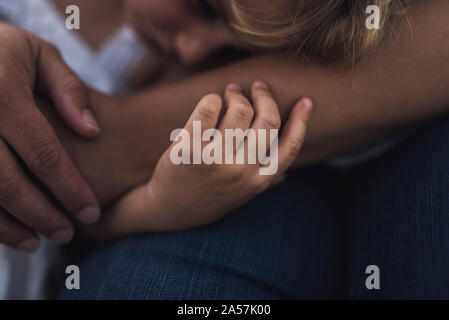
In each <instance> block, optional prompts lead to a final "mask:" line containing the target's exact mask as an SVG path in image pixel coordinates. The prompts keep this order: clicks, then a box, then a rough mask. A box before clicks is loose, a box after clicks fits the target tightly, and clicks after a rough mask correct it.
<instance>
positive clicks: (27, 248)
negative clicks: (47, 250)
mask: <svg viewBox="0 0 449 320" xmlns="http://www.w3.org/2000/svg"><path fill="white" fill-rule="evenodd" d="M39 245H40V241H39V239H37V238H35V237H33V238H28V239H25V240H23V241H21V242H20V243H19V244H17V246H16V248H17V250H19V251H21V252H24V253H33V252H35V251H36V250H37V249H38V248H39Z"/></svg>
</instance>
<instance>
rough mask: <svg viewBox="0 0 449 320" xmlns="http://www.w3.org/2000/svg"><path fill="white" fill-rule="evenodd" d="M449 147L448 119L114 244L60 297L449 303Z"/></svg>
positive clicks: (82, 267) (84, 265)
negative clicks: (208, 215)
mask: <svg viewBox="0 0 449 320" xmlns="http://www.w3.org/2000/svg"><path fill="white" fill-rule="evenodd" d="M448 142H449V121H444V122H441V123H439V124H436V125H434V126H432V127H431V128H430V129H427V130H425V131H424V132H420V133H419V135H417V136H416V137H412V138H411V139H409V140H408V141H407V142H405V143H403V144H402V145H401V146H400V147H398V148H396V149H395V150H394V151H392V152H390V153H388V154H387V155H385V156H383V157H382V158H381V159H377V160H375V161H373V162H371V163H369V164H367V165H364V166H361V167H359V168H356V169H351V170H347V171H343V172H340V171H339V170H334V169H325V168H309V169H305V170H298V171H293V172H291V173H290V174H289V176H288V181H287V182H286V183H284V184H282V185H280V186H277V187H275V188H273V189H271V190H269V191H267V192H266V193H264V194H263V195H261V196H259V197H258V198H256V199H255V200H254V201H252V202H250V203H249V204H247V205H245V206H244V207H242V208H240V209H239V210H237V211H236V212H235V213H234V214H232V215H230V216H228V217H227V218H225V219H224V220H222V221H221V222H219V223H217V224H214V225H211V226H208V227H205V228H201V229H197V230H192V231H188V232H182V233H173V234H150V235H141V236H134V237H130V238H127V239H124V240H120V241H117V242H115V243H112V244H110V245H108V246H106V247H104V248H102V249H100V250H98V251H96V252H94V253H93V254H91V255H90V256H89V257H87V258H86V259H84V261H83V262H82V263H81V264H80V270H81V290H78V291H68V290H65V289H64V290H62V292H61V295H60V298H62V299H289V298H309V299H314V298H348V297H349V298H449V143H448ZM371 264H374V265H377V266H379V268H380V272H381V278H380V279H381V289H380V290H367V289H366V287H365V280H366V277H367V276H368V275H366V274H365V268H366V267H367V266H368V265H371Z"/></svg>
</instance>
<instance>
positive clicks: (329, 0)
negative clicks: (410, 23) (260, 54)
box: [229, 0, 408, 67]
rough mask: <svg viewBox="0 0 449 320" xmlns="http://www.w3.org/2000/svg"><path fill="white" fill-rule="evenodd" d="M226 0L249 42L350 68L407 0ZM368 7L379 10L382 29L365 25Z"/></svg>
mask: <svg viewBox="0 0 449 320" xmlns="http://www.w3.org/2000/svg"><path fill="white" fill-rule="evenodd" d="M229 1H230V11H231V16H232V26H233V28H234V29H235V30H236V32H237V33H238V34H239V35H240V37H241V38H243V39H244V40H245V41H247V42H248V43H250V44H252V45H255V46H258V47H262V48H270V49H286V48H290V49H291V48H295V49H296V50H297V52H298V54H300V55H301V56H303V57H305V58H307V59H314V60H315V59H319V60H322V61H323V62H325V63H329V64H334V65H340V66H344V67H349V66H351V65H354V64H355V63H356V62H358V61H359V60H360V58H361V57H362V56H363V55H364V54H365V53H366V52H367V51H368V50H369V49H371V48H373V47H375V46H376V44H377V43H378V42H379V41H380V39H381V37H382V32H383V30H384V28H383V27H384V26H385V24H386V23H387V22H388V21H389V18H390V17H391V15H392V14H398V13H401V14H402V13H403V12H404V11H405V9H406V8H407V1H408V0H274V1H268V0H264V1H263V5H262V6H261V5H258V6H254V5H253V6H250V4H254V1H249V2H248V1H247V0H229ZM261 2H262V1H260V2H259V3H261ZM370 5H376V6H378V7H379V9H380V12H381V24H382V25H381V28H380V29H371V30H370V29H368V28H366V26H365V21H366V19H367V17H368V15H367V14H366V13H365V11H366V8H367V7H368V6H370Z"/></svg>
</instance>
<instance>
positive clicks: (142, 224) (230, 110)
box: [106, 82, 312, 234]
mask: <svg viewBox="0 0 449 320" xmlns="http://www.w3.org/2000/svg"><path fill="white" fill-rule="evenodd" d="M251 95H252V101H253V102H254V105H253V106H252V105H251V103H250V102H249V101H248V100H247V99H246V98H245V97H244V96H243V94H242V93H241V91H240V88H239V86H237V85H230V86H228V88H227V89H226V92H225V99H224V100H225V104H226V112H225V114H224V116H223V118H222V120H221V121H219V116H220V111H221V109H222V99H221V97H220V96H218V95H215V94H211V95H207V96H205V97H204V98H203V99H202V100H201V101H200V102H199V104H198V105H197V107H196V109H195V110H194V112H193V114H192V116H191V117H190V119H189V121H188V122H187V124H186V126H185V130H186V131H187V132H188V133H189V134H190V137H193V136H194V121H200V123H201V136H202V135H203V133H204V131H206V130H207V129H215V128H217V129H218V130H219V131H220V133H221V136H222V137H223V139H222V141H223V142H221V141H220V144H222V150H223V158H222V159H223V161H222V163H223V164H211V165H207V164H204V163H203V161H202V164H178V165H175V164H174V163H173V161H172V160H173V159H172V158H173V155H172V154H173V153H174V154H175V155H178V152H177V151H178V150H179V149H180V146H179V145H178V143H182V141H175V142H173V144H172V145H171V146H170V147H169V148H168V150H167V151H166V152H165V153H164V154H163V155H162V157H161V158H160V160H159V162H158V165H157V166H156V169H155V171H154V174H153V177H152V178H151V180H150V182H149V183H148V184H146V185H145V186H142V187H140V188H138V189H135V190H134V191H132V192H131V193H129V194H128V195H126V196H125V197H124V198H123V199H122V200H121V201H119V202H118V203H117V204H116V206H115V207H114V208H112V210H111V211H110V212H109V213H108V214H107V217H106V219H107V220H108V221H107V224H108V228H107V229H108V230H109V231H111V230H113V231H112V232H113V233H117V232H118V233H120V234H126V233H135V232H143V231H176V230H183V229H189V228H194V227H199V226H202V225H206V224H210V223H213V222H215V221H217V220H219V219H220V218H222V217H223V216H224V215H225V214H226V213H229V212H230V211H232V210H233V209H236V208H238V207H239V206H241V205H243V204H244V203H246V202H247V201H248V200H250V199H252V198H253V197H255V196H257V195H258V194H260V193H261V192H263V191H264V190H266V189H267V188H268V187H269V186H270V185H271V184H272V183H273V182H275V181H276V180H277V179H278V178H279V177H280V176H282V174H283V173H284V172H285V171H286V170H287V169H288V167H289V166H290V165H291V164H292V162H293V161H294V160H295V159H296V157H297V155H298V153H299V151H300V149H301V146H302V143H303V141H304V137H305V133H306V126H307V122H308V120H309V116H310V112H311V109H312V102H311V101H310V100H309V99H302V100H301V101H300V102H298V103H297V104H296V106H295V107H294V108H293V111H292V112H291V115H290V119H289V121H288V122H287V123H286V125H285V127H284V129H283V132H282V135H281V137H280V139H279V147H278V149H277V148H275V144H272V145H271V150H270V155H269V156H270V157H271V158H272V159H271V160H272V161H275V160H277V159H276V157H275V155H274V154H273V152H277V154H278V170H277V172H276V173H275V174H273V175H261V172H263V171H261V170H260V169H261V168H262V169H263V168H264V167H265V168H266V167H268V166H270V164H267V163H266V165H265V166H263V165H260V164H259V161H256V163H257V164H248V162H249V161H248V155H247V156H245V159H244V160H245V161H244V162H245V164H235V163H236V161H235V159H236V154H237V153H239V152H241V150H242V149H243V145H242V146H241V147H239V148H236V147H235V145H236V144H234V145H233V149H232V158H234V159H233V160H234V164H224V163H225V158H226V157H228V156H229V155H228V154H227V153H226V152H225V149H226V147H225V142H224V141H225V138H224V137H225V134H226V132H225V130H226V129H232V130H235V129H242V130H243V131H245V130H247V129H249V128H252V129H254V130H255V132H256V133H257V132H259V131H258V129H265V130H266V131H267V132H268V133H267V139H266V141H267V142H266V143H265V144H264V145H263V146H265V147H267V148H270V140H269V138H268V137H269V133H270V129H280V127H281V117H280V115H279V110H278V106H277V104H276V102H275V101H274V99H273V97H272V95H271V93H270V91H269V90H268V88H267V86H266V85H265V84H263V83H260V82H256V83H255V84H254V85H253V88H252V93H251ZM197 124H198V123H197ZM218 136H219V135H218ZM192 139H193V138H192ZM214 139H217V136H215V137H214ZM248 140H249V139H246V140H245V149H246V151H245V152H246V153H247V152H248ZM258 140H259V135H258ZM214 141H215V140H214ZM186 142H188V145H190V146H192V144H191V142H192V143H193V141H184V143H186ZM209 144H210V141H209V142H203V144H202V145H201V146H200V148H201V149H200V150H201V152H199V153H197V155H198V154H200V158H201V154H203V150H204V148H205V147H207V146H208V145H209ZM209 147H210V145H209ZM174 148H176V152H172V151H173V149H174ZM190 149H191V150H192V147H191V148H190ZM273 149H275V150H273ZM216 150H218V149H216ZM208 151H210V149H208ZM254 151H255V150H252V152H254ZM256 152H257V151H256ZM207 154H209V152H208V153H207ZM213 155H214V154H213ZM189 158H190V159H189ZM193 158H194V152H193V151H192V152H191V157H190V156H189V157H188V158H187V159H188V160H190V163H192V162H193V160H192V159H193ZM198 159H199V158H197V160H198ZM119 230H120V231H119ZM114 231H115V232H114Z"/></svg>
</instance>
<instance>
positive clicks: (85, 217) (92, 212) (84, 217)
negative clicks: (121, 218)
mask: <svg viewBox="0 0 449 320" xmlns="http://www.w3.org/2000/svg"><path fill="white" fill-rule="evenodd" d="M100 216H101V210H100V208H99V207H96V206H87V207H85V208H83V209H82V210H80V211H79V212H78V213H77V214H76V217H77V218H78V219H79V220H80V221H81V222H83V223H85V224H93V223H95V222H97V221H98V220H99V219H100Z"/></svg>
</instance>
